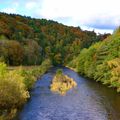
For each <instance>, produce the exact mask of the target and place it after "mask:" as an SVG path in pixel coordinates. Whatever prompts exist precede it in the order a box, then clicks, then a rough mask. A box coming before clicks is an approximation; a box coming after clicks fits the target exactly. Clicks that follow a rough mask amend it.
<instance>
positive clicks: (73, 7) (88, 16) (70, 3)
mask: <svg viewBox="0 0 120 120" xmlns="http://www.w3.org/2000/svg"><path fill="white" fill-rule="evenodd" d="M119 11H120V7H119V0H99V1H98V0H44V2H43V4H42V10H41V12H40V13H39V14H41V15H42V16H43V17H45V18H48V19H57V18H60V17H61V18H63V17H64V18H65V17H69V18H71V22H70V23H72V24H71V25H76V24H77V26H78V25H84V26H85V25H86V26H87V25H90V24H92V25H93V26H92V27H94V26H95V27H99V26H100V25H103V27H104V25H106V27H107V25H108V26H109V25H111V26H113V27H115V26H118V25H120V12H119ZM97 21H98V23H97ZM95 24H100V25H99V26H96V25H95ZM106 29H107V28H106Z"/></svg>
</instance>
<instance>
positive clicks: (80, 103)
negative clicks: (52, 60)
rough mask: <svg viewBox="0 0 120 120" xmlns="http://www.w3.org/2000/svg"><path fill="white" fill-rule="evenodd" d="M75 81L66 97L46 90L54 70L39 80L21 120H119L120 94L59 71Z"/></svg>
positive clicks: (73, 74) (90, 81) (66, 69)
mask: <svg viewBox="0 0 120 120" xmlns="http://www.w3.org/2000/svg"><path fill="white" fill-rule="evenodd" d="M62 69H63V71H64V73H65V74H67V75H68V76H70V77H72V78H73V79H74V80H75V81H76V82H77V87H76V88H74V89H71V90H70V91H68V92H67V94H66V96H61V95H59V94H56V93H52V92H51V91H50V89H49V86H50V83H51V80H52V78H53V76H54V74H55V71H56V68H52V69H51V70H50V71H49V72H48V73H46V74H45V75H43V76H42V77H41V79H40V80H38V81H37V82H36V84H35V86H34V88H33V90H32V91H31V98H30V100H29V101H28V102H27V104H26V105H25V106H24V108H23V110H22V111H21V113H20V117H19V118H20V120H120V94H118V93H116V91H115V90H113V89H110V88H107V87H106V86H103V85H102V84H100V83H96V82H95V81H93V80H87V79H85V78H83V77H81V76H80V75H78V74H77V73H76V72H74V71H72V70H70V69H68V68H62Z"/></svg>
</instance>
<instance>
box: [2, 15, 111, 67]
mask: <svg viewBox="0 0 120 120" xmlns="http://www.w3.org/2000/svg"><path fill="white" fill-rule="evenodd" d="M108 35H109V34H104V35H102V34H99V35H97V34H96V33H95V32H94V31H83V30H81V28H79V27H68V26H65V25H63V24H59V23H57V22H54V21H52V20H46V19H34V18H31V17H26V16H20V15H16V14H6V13H0V60H1V61H5V62H6V63H7V64H8V65H20V64H22V65H36V64H41V62H42V61H44V59H46V58H49V59H51V61H52V63H53V64H54V65H56V64H66V63H68V62H69V61H70V60H72V59H73V58H74V57H75V56H77V55H78V54H79V52H80V50H81V49H82V48H88V47H89V46H90V45H91V44H93V43H95V42H97V41H101V40H103V39H104V38H106V37H107V36H108Z"/></svg>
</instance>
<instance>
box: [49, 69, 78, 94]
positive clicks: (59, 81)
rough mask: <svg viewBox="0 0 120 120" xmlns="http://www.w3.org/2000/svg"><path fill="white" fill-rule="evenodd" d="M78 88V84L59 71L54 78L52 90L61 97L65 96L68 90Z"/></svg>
mask: <svg viewBox="0 0 120 120" xmlns="http://www.w3.org/2000/svg"><path fill="white" fill-rule="evenodd" d="M76 86H77V83H76V82H75V81H74V80H73V79H72V78H70V77H68V76H67V75H64V74H63V72H62V70H61V69H58V70H57V72H56V75H55V76H54V78H53V80H52V83H51V86H50V89H51V91H53V92H57V93H59V94H61V95H65V94H66V92H67V91H68V90H70V89H71V88H74V87H76Z"/></svg>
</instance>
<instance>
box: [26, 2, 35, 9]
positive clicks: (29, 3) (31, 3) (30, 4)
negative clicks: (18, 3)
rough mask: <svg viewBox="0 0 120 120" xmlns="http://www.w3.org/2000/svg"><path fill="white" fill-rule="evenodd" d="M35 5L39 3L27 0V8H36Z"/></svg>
mask: <svg viewBox="0 0 120 120" xmlns="http://www.w3.org/2000/svg"><path fill="white" fill-rule="evenodd" d="M35 6H37V3H36V2H32V1H31V2H27V3H26V5H25V7H26V8H27V9H29V10H31V9H33V8H35Z"/></svg>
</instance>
